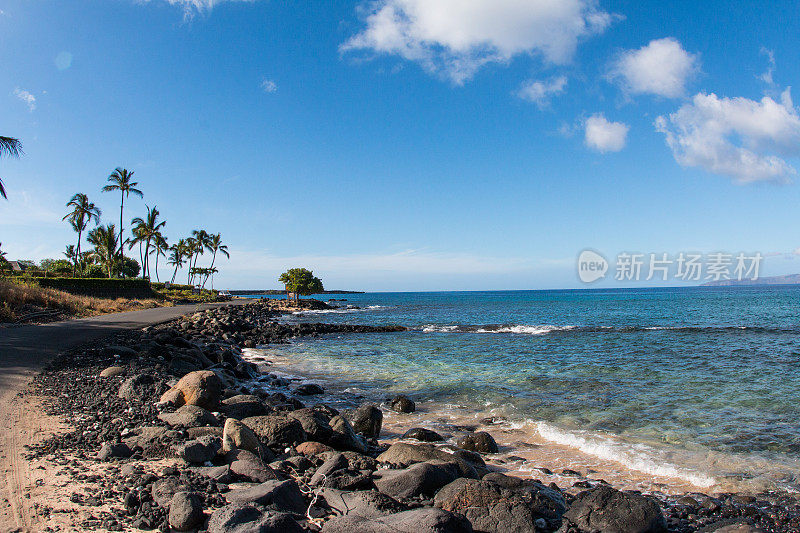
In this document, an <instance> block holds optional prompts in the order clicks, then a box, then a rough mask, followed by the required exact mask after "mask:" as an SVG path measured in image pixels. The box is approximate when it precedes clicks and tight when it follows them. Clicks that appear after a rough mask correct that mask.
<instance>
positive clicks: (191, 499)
mask: <svg viewBox="0 0 800 533" xmlns="http://www.w3.org/2000/svg"><path fill="white" fill-rule="evenodd" d="M204 521H205V516H204V515H203V502H202V500H201V499H200V497H199V496H198V495H197V494H195V493H193V492H178V493H176V494H175V496H173V497H172V501H170V504H169V525H170V527H172V528H173V529H175V530H176V531H190V530H193V529H195V528H197V527H199V526H201V525H202V524H203V522H204Z"/></svg>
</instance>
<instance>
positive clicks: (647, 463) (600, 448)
mask: <svg viewBox="0 0 800 533" xmlns="http://www.w3.org/2000/svg"><path fill="white" fill-rule="evenodd" d="M534 426H535V427H536V430H537V431H538V432H539V435H541V436H542V438H543V439H545V440H549V441H551V442H554V443H556V444H560V445H562V446H568V447H570V448H575V449H577V450H579V451H581V452H583V453H585V454H588V455H593V456H595V457H598V458H600V459H605V460H607V461H615V462H617V463H620V464H622V465H624V466H625V467H627V468H629V469H631V470H637V471H639V472H644V473H646V474H651V475H655V476H663V477H671V478H678V479H683V480H685V481H688V482H689V483H691V484H693V485H695V486H697V487H706V488H707V487H712V486H714V485H716V484H717V480H716V479H714V478H713V477H711V476H709V475H706V474H704V473H702V472H696V471H692V470H690V469H687V468H683V467H680V466H678V465H675V464H672V463H669V462H668V461H665V460H661V459H658V458H657V457H656V456H657V455H658V454H657V452H656V450H654V449H652V448H650V447H648V446H646V445H643V444H627V443H623V442H619V441H614V440H612V439H611V438H608V437H603V436H601V435H597V434H590V433H588V432H579V431H565V430H563V429H560V428H557V427H555V426H553V425H551V424H548V423H547V422H535V423H534Z"/></svg>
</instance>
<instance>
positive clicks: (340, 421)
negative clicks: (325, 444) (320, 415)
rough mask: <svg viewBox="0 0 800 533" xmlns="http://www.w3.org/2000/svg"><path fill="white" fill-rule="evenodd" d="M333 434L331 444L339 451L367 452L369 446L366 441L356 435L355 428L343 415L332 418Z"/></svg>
mask: <svg viewBox="0 0 800 533" xmlns="http://www.w3.org/2000/svg"><path fill="white" fill-rule="evenodd" d="M330 426H331V429H332V430H333V434H332V435H331V438H330V444H331V446H333V447H334V448H336V449H338V450H352V451H354V452H362V453H363V452H366V451H367V445H366V443H365V442H364V440H363V439H362V438H361V437H360V436H358V435H356V432H355V430H354V429H353V426H351V425H350V422H348V421H347V419H346V418H345V417H343V416H342V415H338V416H335V417H333V418H331V422H330Z"/></svg>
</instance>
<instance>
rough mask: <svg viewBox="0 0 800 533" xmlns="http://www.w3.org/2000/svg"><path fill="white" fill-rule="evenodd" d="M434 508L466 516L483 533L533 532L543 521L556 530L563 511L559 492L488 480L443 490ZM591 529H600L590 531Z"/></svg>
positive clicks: (457, 482) (456, 484)
mask: <svg viewBox="0 0 800 533" xmlns="http://www.w3.org/2000/svg"><path fill="white" fill-rule="evenodd" d="M434 505H435V506H436V507H438V508H440V509H444V510H447V511H451V512H453V513H458V514H460V515H463V516H465V517H467V519H469V521H470V522H471V523H472V526H473V527H474V528H475V529H476V530H477V531H483V532H486V533H517V532H519V533H522V532H526V531H535V530H537V529H539V528H538V527H536V526H535V524H536V522H537V520H540V519H541V520H544V521H545V522H546V525H547V526H548V527H547V529H558V527H560V526H561V516H562V514H563V513H564V511H565V510H566V503H565V501H564V497H563V495H562V494H561V493H560V492H558V491H557V490H555V489H551V488H548V487H545V486H544V485H540V484H538V483H532V482H531V483H528V484H525V485H524V486H522V487H520V488H517V489H508V488H505V487H502V486H500V485H498V484H497V483H494V482H491V481H486V480H476V479H466V478H459V479H456V480H455V481H453V482H452V483H450V484H449V485H446V486H445V487H443V488H442V489H441V490H440V491H439V492H438V493H437V494H436V497H435V499H434ZM595 529H600V528H592V530H595ZM602 531H608V530H605V529H602Z"/></svg>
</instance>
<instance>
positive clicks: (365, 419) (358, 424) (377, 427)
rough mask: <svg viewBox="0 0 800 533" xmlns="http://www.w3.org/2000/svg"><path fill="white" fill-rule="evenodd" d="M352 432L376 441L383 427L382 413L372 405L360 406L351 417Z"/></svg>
mask: <svg viewBox="0 0 800 533" xmlns="http://www.w3.org/2000/svg"><path fill="white" fill-rule="evenodd" d="M351 421H352V424H353V430H354V431H355V432H356V433H358V434H360V435H363V436H365V437H367V438H369V439H377V438H378V437H379V436H380V434H381V426H382V425H383V412H382V411H381V410H380V409H378V406H377V405H375V404H374V403H365V404H361V405H360V406H359V407H358V409H356V410H355V411H353V415H352V417H351Z"/></svg>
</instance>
